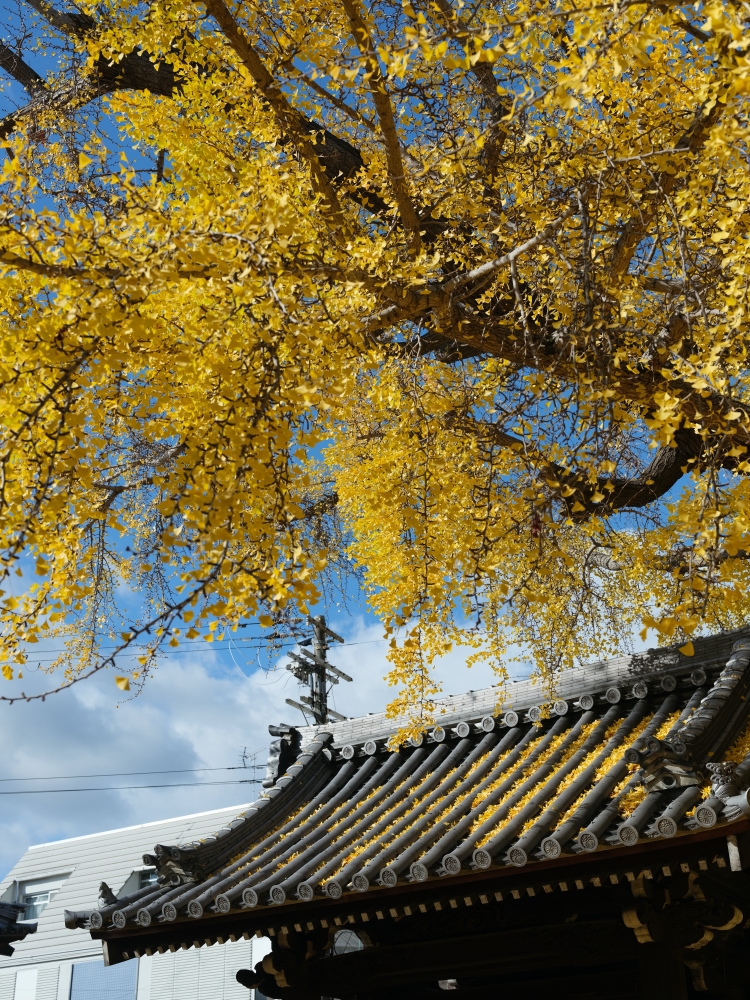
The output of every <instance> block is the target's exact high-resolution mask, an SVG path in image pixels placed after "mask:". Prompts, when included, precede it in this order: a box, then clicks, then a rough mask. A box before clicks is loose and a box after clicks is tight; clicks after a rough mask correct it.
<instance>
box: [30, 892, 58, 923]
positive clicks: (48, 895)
mask: <svg viewBox="0 0 750 1000" xmlns="http://www.w3.org/2000/svg"><path fill="white" fill-rule="evenodd" d="M57 893H58V890H57V889H48V890H47V892H27V893H25V894H24V897H23V903H24V906H25V907H26V909H25V910H24V911H23V919H24V920H38V919H39V917H40V916H41V915H42V910H44V909H46V907H47V905H48V903H50V902H51V901H52V900H53V899H54V898H55V896H56V895H57Z"/></svg>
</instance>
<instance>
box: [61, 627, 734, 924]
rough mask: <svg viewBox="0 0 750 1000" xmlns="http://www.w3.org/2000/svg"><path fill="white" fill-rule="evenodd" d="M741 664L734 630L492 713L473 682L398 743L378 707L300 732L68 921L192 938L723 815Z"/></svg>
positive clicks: (625, 845)
mask: <svg viewBox="0 0 750 1000" xmlns="http://www.w3.org/2000/svg"><path fill="white" fill-rule="evenodd" d="M749 664H750V634H748V632H746V631H745V630H742V631H739V632H735V633H726V634H723V635H719V636H716V637H713V638H710V639H704V640H696V641H695V652H694V655H692V656H690V657H688V656H684V655H682V654H681V653H679V652H678V651H677V650H676V649H671V650H661V651H659V652H658V653H651V654H641V655H640V656H635V657H627V658H619V659H616V660H609V661H603V662H600V663H595V664H589V665H587V666H585V667H581V668H579V669H577V670H573V671H570V672H569V673H567V674H564V675H563V676H562V677H561V679H560V683H559V687H558V692H557V695H558V696H557V698H556V700H555V701H554V702H552V703H551V704H549V703H548V704H540V699H539V689H538V688H536V687H534V686H533V685H532V684H530V683H529V682H520V683H518V684H516V685H513V686H512V687H511V689H510V691H509V692H508V695H507V697H506V704H505V705H504V706H503V707H502V708H501V709H500V710H498V708H497V697H498V691H497V689H496V688H490V689H487V690H486V691H476V692H471V693H470V695H464V696H460V697H458V698H451V699H445V701H444V702H443V703H442V706H441V707H442V708H444V712H443V713H442V714H441V715H440V725H438V726H435V727H433V728H432V730H431V731H430V732H429V733H427V734H425V736H423V737H422V738H420V739H419V740H417V741H415V742H414V743H413V744H412V745H409V746H406V747H402V748H401V749H400V750H399V751H397V752H394V751H391V750H390V749H388V746H387V741H388V738H389V736H391V735H392V734H393V733H394V731H395V730H396V728H397V726H398V723H397V722H390V723H386V720H385V718H384V716H368V717H365V718H364V719H357V720H347V721H346V722H342V723H337V724H334V725H333V726H328V727H326V729H325V731H323V729H322V728H317V729H316V728H313V727H310V728H308V729H305V730H301V733H302V736H303V739H302V749H301V752H300V753H299V756H298V757H297V759H296V760H295V761H294V763H292V764H291V765H290V766H288V767H287V769H286V772H285V773H284V774H283V775H282V776H281V777H279V778H278V779H277V780H276V782H275V784H274V786H273V787H272V788H269V789H268V790H267V791H266V792H265V793H264V794H263V795H262V796H261V798H260V799H259V800H258V801H257V802H256V803H254V804H253V805H252V806H251V807H250V808H249V809H247V810H245V811H244V812H243V813H241V814H240V815H239V816H237V817H236V819H235V820H234V821H233V822H231V823H230V824H229V825H228V826H227V827H226V828H224V829H223V830H220V831H218V832H217V833H216V834H215V835H214V836H211V837H205V838H202V839H200V840H197V841H193V842H189V843H181V844H174V845H172V844H157V845H156V846H155V848H154V853H153V855H145V856H144V863H147V864H148V863H153V864H155V865H156V866H157V867H158V870H159V884H158V885H157V886H156V887H153V886H150V887H147V888H145V889H143V890H141V891H140V892H137V893H134V894H133V895H132V896H128V897H126V898H123V899H119V900H117V901H116V902H112V903H110V904H108V905H104V906H103V907H102V908H100V909H99V910H96V911H93V912H90V911H87V912H86V913H79V914H76V917H77V918H78V922H79V926H80V923H81V921H84V922H85V925H86V926H90V927H91V929H92V930H93V931H94V932H96V934H97V936H98V937H103V938H104V939H105V940H106V939H107V938H109V937H117V936H118V935H122V934H124V933H127V932H128V931H129V930H132V931H135V930H137V931H138V932H139V933H143V932H146V934H148V933H149V932H148V931H147V930H146V929H148V928H150V929H151V931H154V932H156V931H157V930H158V929H159V928H160V927H161V928H163V927H164V926H165V925H170V924H173V923H174V922H175V921H177V922H180V923H184V924H185V925H186V930H185V932H184V933H185V936H186V939H190V938H191V937H196V938H197V939H198V940H202V939H203V938H204V936H205V935H204V934H203V933H202V931H201V930H200V925H201V923H203V924H204V926H205V927H206V928H207V927H208V924H209V922H211V921H213V920H215V918H216V917H217V916H220V915H222V914H237V915H241V914H243V913H244V914H246V915H247V916H248V917H249V916H250V915H251V914H252V915H257V914H258V913H259V912H260V911H267V912H269V918H268V922H269V923H271V922H272V920H273V919H275V916H276V915H278V914H279V913H283V911H284V909H285V908H286V907H288V906H290V905H292V906H294V905H296V904H298V903H299V902H300V901H303V902H306V903H308V904H314V903H315V900H316V899H319V900H321V903H322V902H323V901H324V900H328V901H329V902H330V901H332V900H341V899H344V900H346V899H347V898H348V899H350V900H351V901H352V905H354V903H355V902H356V901H357V900H358V899H359V900H363V899H364V898H365V897H364V895H362V894H368V897H367V898H368V899H371V898H372V896H373V894H374V895H375V897H376V898H377V895H378V893H385V892H387V891H388V890H392V889H393V888H394V887H397V886H399V885H402V886H404V887H405V889H406V890H407V891H409V888H408V887H409V886H411V887H412V889H413V891H414V892H417V891H419V887H424V888H426V887H429V886H431V885H435V884H438V883H443V884H446V883H450V881H451V880H452V879H453V878H455V877H456V876H459V875H460V876H462V878H463V879H465V878H466V877H467V876H469V877H471V873H475V874H476V875H477V876H479V875H481V873H482V872H486V871H487V870H488V869H493V870H498V869H503V868H511V869H516V870H518V869H532V868H534V866H544V865H545V864H548V863H549V862H551V861H555V860H557V861H559V862H564V860H565V858H571V859H574V858H576V856H585V855H588V856H594V855H596V854H599V855H606V854H607V852H615V853H616V854H617V856H618V857H621V856H622V852H623V851H625V852H626V853H627V851H629V850H637V847H638V844H639V842H640V841H646V842H649V841H653V840H659V839H661V840H671V839H672V838H676V839H677V840H679V838H681V837H689V836H690V835H691V834H692V833H694V832H695V831H696V830H701V829H708V828H711V827H713V826H719V827H721V826H725V825H728V824H731V823H732V822H734V821H736V820H737V819H738V818H741V817H743V816H744V815H747V814H748V813H750V806H749V805H748V795H747V793H746V792H745V791H743V789H746V788H747V786H748V785H750V753H748V752H747V751H750V737H748V735H747V734H746V729H747V725H748V712H749V710H750V699H748V692H749V691H750V666H749ZM535 695H536V697H535ZM545 891H546V890H545ZM271 911H274V912H275V916H274V918H271V917H270V912H271ZM187 925H190V926H187ZM206 940H207V941H208V940H209V938H208V937H207V938H206Z"/></svg>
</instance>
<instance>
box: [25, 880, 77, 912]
mask: <svg viewBox="0 0 750 1000" xmlns="http://www.w3.org/2000/svg"><path fill="white" fill-rule="evenodd" d="M67 877H68V876H67V875H58V876H57V878H46V879H44V881H42V880H41V879H37V880H34V881H33V882H32V881H29V882H21V884H20V885H19V886H18V896H17V899H18V902H19V903H22V904H23V906H24V911H23V917H22V919H23V920H38V919H39V917H40V916H41V915H42V913H43V912H44V910H46V909H47V907H48V906H49V904H50V903H51V902H52V900H53V899H54V898H55V896H56V895H57V894H58V892H59V891H60V889H62V887H63V885H64V884H65V880H66V879H67Z"/></svg>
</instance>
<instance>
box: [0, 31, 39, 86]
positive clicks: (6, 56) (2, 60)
mask: <svg viewBox="0 0 750 1000" xmlns="http://www.w3.org/2000/svg"><path fill="white" fill-rule="evenodd" d="M0 68H2V69H4V70H5V72H6V73H9V74H10V76H12V77H13V79H14V80H18V82H19V83H20V84H21V86H22V87H25V88H26V90H28V92H29V93H30V94H32V95H36V94H38V93H39V92H40V91H42V90H45V89H46V87H45V83H44V80H43V79H42V78H41V76H39V74H38V73H37V72H36V70H34V69H32V68H31V66H29V65H28V64H27V63H25V62H24V61H23V59H22V58H21V57H20V56H19V55H18V53H17V52H14V51H13V49H11V48H10V46H8V45H6V44H5V42H0Z"/></svg>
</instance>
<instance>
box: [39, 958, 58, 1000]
mask: <svg viewBox="0 0 750 1000" xmlns="http://www.w3.org/2000/svg"><path fill="white" fill-rule="evenodd" d="M59 978H60V966H59V965H43V966H41V967H40V969H39V979H38V980H37V984H36V1000H57V981H58V979H59Z"/></svg>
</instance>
